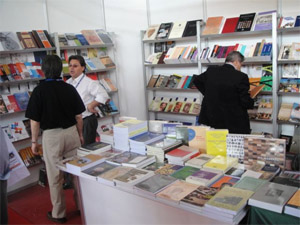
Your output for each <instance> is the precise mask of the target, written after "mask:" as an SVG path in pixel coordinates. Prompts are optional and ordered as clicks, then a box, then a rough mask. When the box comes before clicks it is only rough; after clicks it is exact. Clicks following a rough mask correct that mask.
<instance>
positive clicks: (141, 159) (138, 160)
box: [122, 155, 156, 168]
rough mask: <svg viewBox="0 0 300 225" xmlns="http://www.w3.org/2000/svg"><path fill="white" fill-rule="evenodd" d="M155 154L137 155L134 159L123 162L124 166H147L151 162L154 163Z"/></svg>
mask: <svg viewBox="0 0 300 225" xmlns="http://www.w3.org/2000/svg"><path fill="white" fill-rule="evenodd" d="M155 161H156V160H155V156H153V155H143V156H137V157H135V158H134V159H132V160H130V161H128V162H124V163H122V166H127V167H134V168H143V167H145V166H148V165H150V164H151V163H154V162H155Z"/></svg>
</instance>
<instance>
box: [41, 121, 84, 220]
mask: <svg viewBox="0 0 300 225" xmlns="http://www.w3.org/2000/svg"><path fill="white" fill-rule="evenodd" d="M42 144H43V154H44V160H45V164H46V170H47V177H48V183H49V189H50V198H51V203H52V207H53V208H52V216H53V217H54V218H63V217H66V202H65V195H64V192H63V172H62V171H61V170H59V169H58V168H57V167H56V163H57V162H58V161H60V160H62V159H63V157H70V156H73V155H76V150H77V148H78V147H79V146H80V139H79V135H78V132H77V128H76V126H75V125H74V126H72V127H69V128H67V129H62V128H57V129H51V130H45V131H44V132H43V140H42Z"/></svg>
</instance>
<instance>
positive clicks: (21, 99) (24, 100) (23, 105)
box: [14, 92, 29, 111]
mask: <svg viewBox="0 0 300 225" xmlns="http://www.w3.org/2000/svg"><path fill="white" fill-rule="evenodd" d="M14 96H15V98H16V101H17V104H18V106H19V108H20V109H21V111H25V110H26V109H27V105H28V102H29V94H28V92H21V93H14Z"/></svg>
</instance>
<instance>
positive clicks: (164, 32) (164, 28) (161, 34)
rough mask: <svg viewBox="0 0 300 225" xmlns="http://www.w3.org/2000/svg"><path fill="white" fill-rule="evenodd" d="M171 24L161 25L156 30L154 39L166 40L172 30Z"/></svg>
mask: <svg viewBox="0 0 300 225" xmlns="http://www.w3.org/2000/svg"><path fill="white" fill-rule="evenodd" d="M172 26H173V23H172V22H170V23H162V24H160V27H159V29H158V32H157V35H156V39H167V38H168V37H169V34H170V31H171V29H172Z"/></svg>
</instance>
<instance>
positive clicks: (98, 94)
mask: <svg viewBox="0 0 300 225" xmlns="http://www.w3.org/2000/svg"><path fill="white" fill-rule="evenodd" d="M67 83H68V84H71V85H73V86H74V87H75V88H76V90H77V91H78V93H79V95H80V97H81V99H82V101H83V103H84V105H85V111H84V112H83V113H82V117H83V118H85V117H87V116H90V115H92V113H91V112H89V111H88V110H87V106H88V104H90V103H91V102H92V101H94V100H95V101H97V102H99V103H102V104H105V102H106V101H107V100H108V99H109V96H108V94H107V92H106V91H105V89H104V88H103V87H102V86H101V85H100V84H99V83H98V82H97V81H95V80H92V79H91V78H89V77H87V76H86V75H85V74H83V73H82V74H81V75H80V76H79V77H77V78H76V79H73V78H72V77H71V78H70V79H68V80H67Z"/></svg>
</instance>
